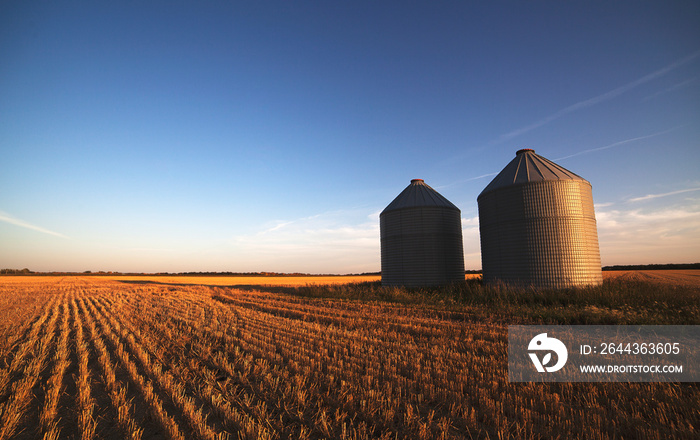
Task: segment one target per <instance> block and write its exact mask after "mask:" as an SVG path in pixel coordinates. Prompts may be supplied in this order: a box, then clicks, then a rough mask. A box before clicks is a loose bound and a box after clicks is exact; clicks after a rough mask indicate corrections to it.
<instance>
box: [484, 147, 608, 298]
mask: <svg viewBox="0 0 700 440" xmlns="http://www.w3.org/2000/svg"><path fill="white" fill-rule="evenodd" d="M477 201H478V203H479V229H480V233H481V263H482V269H483V273H484V282H486V283H489V282H494V281H502V282H504V283H506V284H514V285H531V286H536V287H552V288H562V287H570V286H586V285H599V284H601V283H602V282H603V276H602V272H601V268H600V251H599V249H598V232H597V229H596V221H595V212H594V211H593V195H592V192H591V184H590V183H588V181H586V180H585V179H583V178H581V177H580V176H578V175H576V174H574V173H572V172H571V171H568V170H566V169H564V168H562V167H560V166H559V165H557V164H555V163H554V162H552V161H550V160H548V159H545V158H544V157H542V156H539V155H537V154H535V151H534V150H531V149H524V150H519V151H518V152H517V153H516V155H515V159H513V160H512V161H511V162H510V163H509V164H508V165H507V166H506V167H505V168H504V169H503V171H501V172H500V173H499V174H498V175H497V176H496V178H494V179H493V180H492V181H491V183H489V185H488V186H487V187H486V188H485V189H484V190H483V191H482V192H481V194H479V197H478V198H477Z"/></svg>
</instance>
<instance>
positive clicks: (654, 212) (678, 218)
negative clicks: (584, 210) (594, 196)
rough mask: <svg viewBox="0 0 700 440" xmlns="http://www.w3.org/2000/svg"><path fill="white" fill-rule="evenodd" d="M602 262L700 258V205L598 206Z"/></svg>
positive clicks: (698, 259) (629, 262)
mask: <svg viewBox="0 0 700 440" xmlns="http://www.w3.org/2000/svg"><path fill="white" fill-rule="evenodd" d="M596 220H597V224H598V237H599V241H600V252H601V258H602V260H603V264H605V265H609V264H638V263H639V264H641V263H645V264H648V263H681V262H684V263H692V262H697V261H700V252H699V251H698V250H699V249H700V206H698V205H692V206H675V207H674V206H671V207H669V206H666V207H661V208H657V209H631V210H621V209H601V210H598V209H596Z"/></svg>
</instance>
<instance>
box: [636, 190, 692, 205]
mask: <svg viewBox="0 0 700 440" xmlns="http://www.w3.org/2000/svg"><path fill="white" fill-rule="evenodd" d="M692 191H700V187H698V188H688V189H681V190H678V191H671V192H667V193H661V194H647V195H645V196H642V197H635V198H633V199H629V200H628V202H641V201H644V200H651V199H658V198H659V197H668V196H675V195H676V194H683V193H687V192H692Z"/></svg>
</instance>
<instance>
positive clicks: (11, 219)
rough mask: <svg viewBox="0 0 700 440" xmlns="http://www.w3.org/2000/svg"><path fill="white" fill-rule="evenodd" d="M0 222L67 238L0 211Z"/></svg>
mask: <svg viewBox="0 0 700 440" xmlns="http://www.w3.org/2000/svg"><path fill="white" fill-rule="evenodd" d="M0 221H3V222H5V223H9V224H11V225H15V226H19V227H21V228H26V229H31V230H33V231H37V232H42V233H44V234H49V235H53V236H55V237H61V238H68V237H66V236H65V235H63V234H61V233H58V232H54V231H51V230H48V229H46V228H42V227H41V226H36V225H33V224H31V223H29V222H26V221H24V220H20V219H18V218H15V217H13V216H11V215H10V214H8V213H6V212H2V211H0Z"/></svg>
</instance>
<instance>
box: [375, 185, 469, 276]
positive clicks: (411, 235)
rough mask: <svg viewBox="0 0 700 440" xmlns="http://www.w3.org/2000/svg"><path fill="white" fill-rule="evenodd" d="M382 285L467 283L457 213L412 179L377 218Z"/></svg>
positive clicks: (444, 201) (440, 198)
mask: <svg viewBox="0 0 700 440" xmlns="http://www.w3.org/2000/svg"><path fill="white" fill-rule="evenodd" d="M379 226H380V235H381V252H382V284H383V285H385V286H409V287H417V286H433V285H441V284H449V283H453V282H458V281H464V252H463V247H462V219H461V213H460V211H459V208H457V207H456V206H455V205H453V204H452V203H450V201H449V200H447V199H446V198H444V197H443V196H441V195H440V194H439V193H438V192H437V191H435V190H434V189H432V188H431V187H430V186H428V185H426V184H425V182H424V181H423V180H422V179H413V180H411V184H410V185H409V186H408V187H406V189H404V190H403V191H402V192H401V194H399V195H398V196H397V197H396V198H395V199H394V201H393V202H391V203H390V204H389V206H387V207H386V208H385V209H384V211H382V213H381V214H380V215H379Z"/></svg>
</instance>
